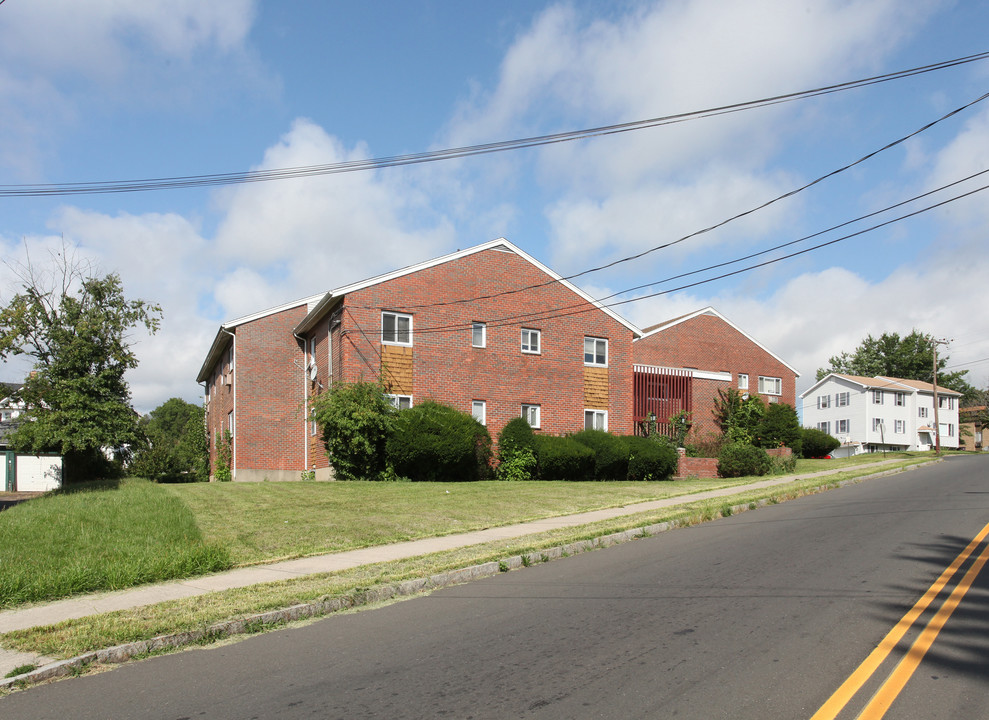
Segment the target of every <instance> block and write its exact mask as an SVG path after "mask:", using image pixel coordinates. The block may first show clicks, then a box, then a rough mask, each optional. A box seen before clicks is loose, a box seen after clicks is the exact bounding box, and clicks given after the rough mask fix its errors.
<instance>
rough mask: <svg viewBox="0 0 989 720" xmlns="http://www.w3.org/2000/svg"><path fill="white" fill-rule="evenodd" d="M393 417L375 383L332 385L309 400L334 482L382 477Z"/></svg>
mask: <svg viewBox="0 0 989 720" xmlns="http://www.w3.org/2000/svg"><path fill="white" fill-rule="evenodd" d="M394 414H395V409H394V408H393V407H392V406H391V404H390V403H389V402H388V398H387V397H385V392H384V388H382V386H381V385H379V384H378V383H370V382H356V383H334V384H333V386H332V387H331V388H330V389H329V390H328V391H326V392H324V393H322V394H321V395H319V396H318V397H316V398H315V399H314V400H313V419H314V420H315V421H316V422H317V423H318V424H319V427H320V428H321V430H322V433H323V443H324V445H325V446H326V451H327V453H328V454H329V457H330V463H331V464H332V465H333V472H334V475H335V476H336V478H337V479H338V480H380V479H382V478H383V477H385V476H386V470H387V464H386V455H385V446H386V444H387V442H388V437H389V435H390V434H391V430H392V421H393V419H394Z"/></svg>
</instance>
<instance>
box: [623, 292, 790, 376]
mask: <svg viewBox="0 0 989 720" xmlns="http://www.w3.org/2000/svg"><path fill="white" fill-rule="evenodd" d="M701 315H711V316H713V317H716V318H719V319H720V320H721V321H723V322H725V323H727V324H728V325H730V326H731V327H732V328H733V329H734V330H736V331H737V332H739V333H741V334H742V335H744V336H745V338H746V339H748V340H749V342H751V343H752V344H753V345H756V346H757V347H758V348H759V349H760V350H762V351H763V352H765V353H766V354H768V355H771V356H772V357H773V358H774V359H776V360H777V361H779V362H780V363H782V364H783V365H785V366H786V367H787V368H788V369H789V370H790V371H791V372H793V374H794V375H795V376H797V377H800V373H799V372H798V371H797V369H796V368H795V367H793V366H792V365H790V363H788V362H787V361H786V360H784V359H783V358H781V357H780V356H779V355H777V354H776V353H774V352H773V351H772V350H770V349H769V348H767V347H766V346H765V345H763V344H762V343H761V342H759V341H758V340H756V339H755V338H754V337H752V336H751V335H749V334H748V333H747V332H745V331H744V330H742V328H740V327H739V326H738V325H736V324H735V323H733V322H732V321H731V320H729V319H728V318H726V317H725V316H724V315H722V314H721V313H719V312H718V311H717V310H715V309H714V308H713V307H711V306H710V305H709V306H708V307H705V308H701V309H700V310H696V311H694V312H692V313H687V314H686V315H681V316H679V317H675V318H673V319H671V320H666V321H664V322H661V323H659V324H657V325H650V326H649V327H647V328H644V329H643V330H642V331H641V337H638V338H636V340H645V339H646V338H647V337H649V336H650V335H655V334H656V333H660V332H663V331H664V330H669V329H670V328H672V327H675V326H677V325H679V324H680V323H684V322H687V321H688V320H693V319H694V318H696V317H700V316H701Z"/></svg>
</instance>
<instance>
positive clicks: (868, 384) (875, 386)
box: [800, 373, 961, 397]
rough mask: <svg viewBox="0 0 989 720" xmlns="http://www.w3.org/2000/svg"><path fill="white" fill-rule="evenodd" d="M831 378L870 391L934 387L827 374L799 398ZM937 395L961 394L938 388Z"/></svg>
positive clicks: (928, 390)
mask: <svg viewBox="0 0 989 720" xmlns="http://www.w3.org/2000/svg"><path fill="white" fill-rule="evenodd" d="M831 378H838V379H840V380H846V381H848V382H850V383H854V384H856V385H859V386H860V387H862V388H869V389H872V390H900V391H906V392H923V393H931V394H933V393H934V385H932V384H931V383H926V382H923V381H921V380H905V379H903V378H894V377H887V376H885V375H876V376H875V377H866V376H865V375H844V374H842V373H828V374H827V375H825V376H824V377H823V378H821V379H820V380H818V381H817V382H816V383H814V384H813V385H811V386H810V387H809V388H808V389H807V390H805V391H804V392H802V393H800V397H806V396H807V395H810V394H811V393H812V392H814V391H815V390H817V389H818V388H819V387H820V386H821V385H823V384H824V383H825V382H827V381H828V380H829V379H831ZM937 391H938V395H954V396H956V397H961V393H960V392H958V391H956V390H949V389H948V388H946V387H941V386H938V389H937Z"/></svg>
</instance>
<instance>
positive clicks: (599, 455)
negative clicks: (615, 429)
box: [570, 430, 629, 480]
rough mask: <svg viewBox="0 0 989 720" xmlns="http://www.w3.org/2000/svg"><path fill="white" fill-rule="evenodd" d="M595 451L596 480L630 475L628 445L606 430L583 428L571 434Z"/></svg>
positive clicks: (622, 478)
mask: <svg viewBox="0 0 989 720" xmlns="http://www.w3.org/2000/svg"><path fill="white" fill-rule="evenodd" d="M570 437H572V438H573V439H574V440H576V441H577V442H579V443H580V444H581V445H583V446H584V447H587V448H590V449H591V450H592V451H593V452H594V479H595V480H624V479H625V478H626V477H627V476H628V455H629V452H628V445H627V444H626V443H624V442H622V440H621V438H619V437H618V436H616V435H612V434H611V433H609V432H606V431H604V430H581V431H580V432H578V433H574V434H573V435H571V436H570Z"/></svg>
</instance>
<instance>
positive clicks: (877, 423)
mask: <svg viewBox="0 0 989 720" xmlns="http://www.w3.org/2000/svg"><path fill="white" fill-rule="evenodd" d="M882 429H883V419H882V418H872V431H873V432H882Z"/></svg>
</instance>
